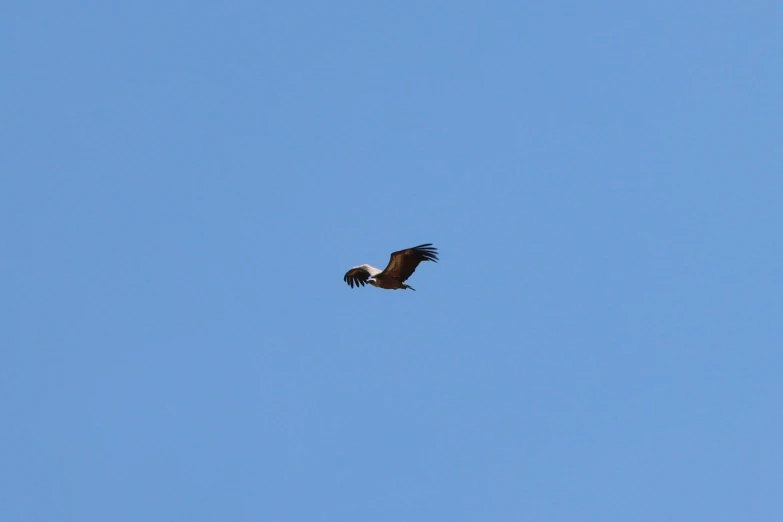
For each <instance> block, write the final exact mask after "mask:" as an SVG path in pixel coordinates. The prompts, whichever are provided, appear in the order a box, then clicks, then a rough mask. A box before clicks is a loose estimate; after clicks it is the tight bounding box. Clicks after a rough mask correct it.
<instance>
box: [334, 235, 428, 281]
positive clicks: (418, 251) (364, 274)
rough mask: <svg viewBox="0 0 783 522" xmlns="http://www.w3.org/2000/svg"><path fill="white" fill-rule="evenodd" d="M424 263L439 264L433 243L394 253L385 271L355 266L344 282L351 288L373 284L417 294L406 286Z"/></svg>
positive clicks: (366, 266) (349, 271) (344, 278)
mask: <svg viewBox="0 0 783 522" xmlns="http://www.w3.org/2000/svg"><path fill="white" fill-rule="evenodd" d="M422 261H434V262H435V263H437V262H438V250H437V249H436V248H435V247H433V246H432V243H425V244H423V245H419V246H416V247H413V248H406V249H405V250H398V251H397V252H392V255H391V257H390V258H389V264H388V265H386V268H384V269H383V270H378V269H377V268H375V267H374V266H370V265H359V266H355V267H353V268H351V269H350V270H348V271H347V272H346V273H345V277H343V281H345V282H346V283H348V285H349V286H350V287H351V288H353V287H354V285H355V286H356V287H357V288H358V287H359V286H360V285H361V286H364V285H365V284H371V285H372V286H375V287H377V288H383V289H385V290H399V289H403V290H413V291H414V292H415V291H416V289H415V288H413V287H412V286H409V285H406V284H405V281H406V280H407V279H408V278H409V277H410V276H411V274H413V272H415V271H416V267H417V266H419V263H421V262H422Z"/></svg>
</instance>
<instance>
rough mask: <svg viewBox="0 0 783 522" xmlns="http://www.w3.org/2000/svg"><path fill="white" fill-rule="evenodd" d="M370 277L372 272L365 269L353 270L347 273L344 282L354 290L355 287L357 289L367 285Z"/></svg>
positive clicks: (357, 268)
mask: <svg viewBox="0 0 783 522" xmlns="http://www.w3.org/2000/svg"><path fill="white" fill-rule="evenodd" d="M369 277H370V272H369V271H367V270H365V269H364V268H359V267H356V268H351V269H350V270H348V271H347V272H346V273H345V277H343V281H345V282H346V283H348V284H349V285H351V288H353V286H354V285H356V286H357V287H358V286H359V285H361V286H364V285H366V284H367V279H368V278H369Z"/></svg>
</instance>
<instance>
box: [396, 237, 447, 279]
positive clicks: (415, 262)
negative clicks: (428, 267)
mask: <svg viewBox="0 0 783 522" xmlns="http://www.w3.org/2000/svg"><path fill="white" fill-rule="evenodd" d="M422 261H434V262H435V263H437V262H438V250H437V249H436V248H435V247H433V246H432V243H425V244H424V245H419V246H417V247H413V248H408V249H406V250H400V251H399V252H394V253H393V254H392V255H391V259H389V264H388V265H387V266H386V269H385V270H384V271H383V275H385V276H389V277H393V278H394V279H397V280H398V281H400V282H404V281H405V280H406V279H408V278H409V277H410V276H411V274H413V272H415V271H416V267H417V266H419V263H421V262H422Z"/></svg>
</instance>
